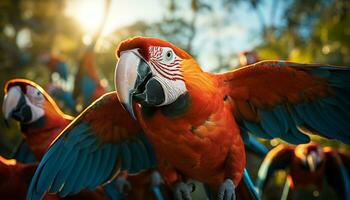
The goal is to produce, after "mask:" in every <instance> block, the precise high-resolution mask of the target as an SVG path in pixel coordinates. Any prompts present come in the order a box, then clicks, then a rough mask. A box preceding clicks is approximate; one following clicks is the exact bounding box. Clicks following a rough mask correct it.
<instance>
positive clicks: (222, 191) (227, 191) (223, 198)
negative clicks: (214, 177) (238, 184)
mask: <svg viewBox="0 0 350 200" xmlns="http://www.w3.org/2000/svg"><path fill="white" fill-rule="evenodd" d="M235 199H236V193H235V184H234V183H233V181H232V180H231V179H226V180H225V181H224V182H223V183H222V184H221V185H220V188H219V194H218V200H235Z"/></svg>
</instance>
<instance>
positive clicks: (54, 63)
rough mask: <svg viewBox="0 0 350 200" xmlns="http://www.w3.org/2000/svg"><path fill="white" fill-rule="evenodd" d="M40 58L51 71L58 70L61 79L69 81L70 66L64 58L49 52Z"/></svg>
mask: <svg viewBox="0 0 350 200" xmlns="http://www.w3.org/2000/svg"><path fill="white" fill-rule="evenodd" d="M39 60H40V61H41V62H42V63H44V64H46V66H47V67H48V68H49V70H50V71H51V73H54V72H56V73H58V75H59V76H60V78H61V79H63V80H64V81H67V79H68V75H69V72H68V67H67V64H66V63H65V62H64V61H63V60H62V59H60V58H59V57H57V56H55V55H53V54H51V53H47V54H43V55H42V56H40V58H39Z"/></svg>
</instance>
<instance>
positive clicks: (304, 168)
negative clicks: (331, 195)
mask: <svg viewBox="0 0 350 200" xmlns="http://www.w3.org/2000/svg"><path fill="white" fill-rule="evenodd" d="M342 155H343V156H345V154H342ZM345 157H346V158H347V159H349V158H350V156H349V155H346V156H345ZM349 169H350V168H346V166H345V165H344V163H343V161H342V157H341V156H340V155H339V153H338V151H337V150H334V149H332V148H330V147H325V148H321V147H320V146H319V145H318V144H316V143H313V142H311V143H308V144H300V145H298V146H285V145H279V146H277V147H275V148H274V149H273V150H271V151H270V152H269V153H268V154H267V156H266V158H265V160H264V161H263V163H262V165H261V167H260V169H259V174H258V179H257V182H256V187H257V188H258V189H259V190H260V191H263V190H264V187H265V186H266V184H267V182H268V181H269V178H270V177H272V175H273V174H274V172H276V171H278V170H287V171H288V176H287V181H288V183H287V184H288V186H289V187H290V189H292V190H293V196H294V197H296V198H294V199H298V197H297V193H296V192H297V191H298V189H303V188H306V187H309V186H316V188H317V190H318V191H322V189H323V182H324V180H326V181H327V183H328V185H329V186H330V187H332V188H333V189H334V191H336V194H337V195H338V197H339V199H350V190H349V189H350V179H349V171H348V170H349ZM288 190H289V188H288ZM288 190H286V191H288ZM294 191H295V192H294ZM285 196H287V193H286V195H285ZM299 198H300V196H299Z"/></svg>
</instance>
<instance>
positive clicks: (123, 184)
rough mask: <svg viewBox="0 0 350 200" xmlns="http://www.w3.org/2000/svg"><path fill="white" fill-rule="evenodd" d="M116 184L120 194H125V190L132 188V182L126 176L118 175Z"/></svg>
mask: <svg viewBox="0 0 350 200" xmlns="http://www.w3.org/2000/svg"><path fill="white" fill-rule="evenodd" d="M115 184H116V187H117V189H118V191H119V192H120V194H124V193H125V191H130V190H131V184H130V182H129V181H128V180H127V179H126V178H125V177H124V176H120V177H118V178H117V179H116V180H115Z"/></svg>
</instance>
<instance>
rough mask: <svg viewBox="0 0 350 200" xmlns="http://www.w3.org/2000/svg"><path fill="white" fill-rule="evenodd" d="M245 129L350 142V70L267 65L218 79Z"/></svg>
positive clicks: (261, 133)
mask: <svg viewBox="0 0 350 200" xmlns="http://www.w3.org/2000/svg"><path fill="white" fill-rule="evenodd" d="M217 77H218V78H219V79H220V80H221V82H222V84H223V87H224V88H225V89H226V94H227V95H228V96H229V97H230V100H231V101H232V104H233V112H234V116H235V119H236V120H237V123H238V124H239V126H240V128H241V130H243V131H248V132H251V133H254V134H256V135H258V136H259V137H263V138H267V139H272V138H281V139H283V140H285V141H287V142H289V143H293V144H299V143H307V142H309V140H310V138H309V137H308V136H307V135H305V133H312V134H318V135H321V136H323V137H326V138H334V139H337V140H341V141H342V142H344V143H347V144H350V68H347V67H336V66H328V65H321V64H298V63H292V62H285V61H263V62H259V63H256V64H254V65H250V66H247V67H243V68H239V69H237V70H234V71H231V72H227V73H224V74H220V75H218V76H217Z"/></svg>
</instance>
